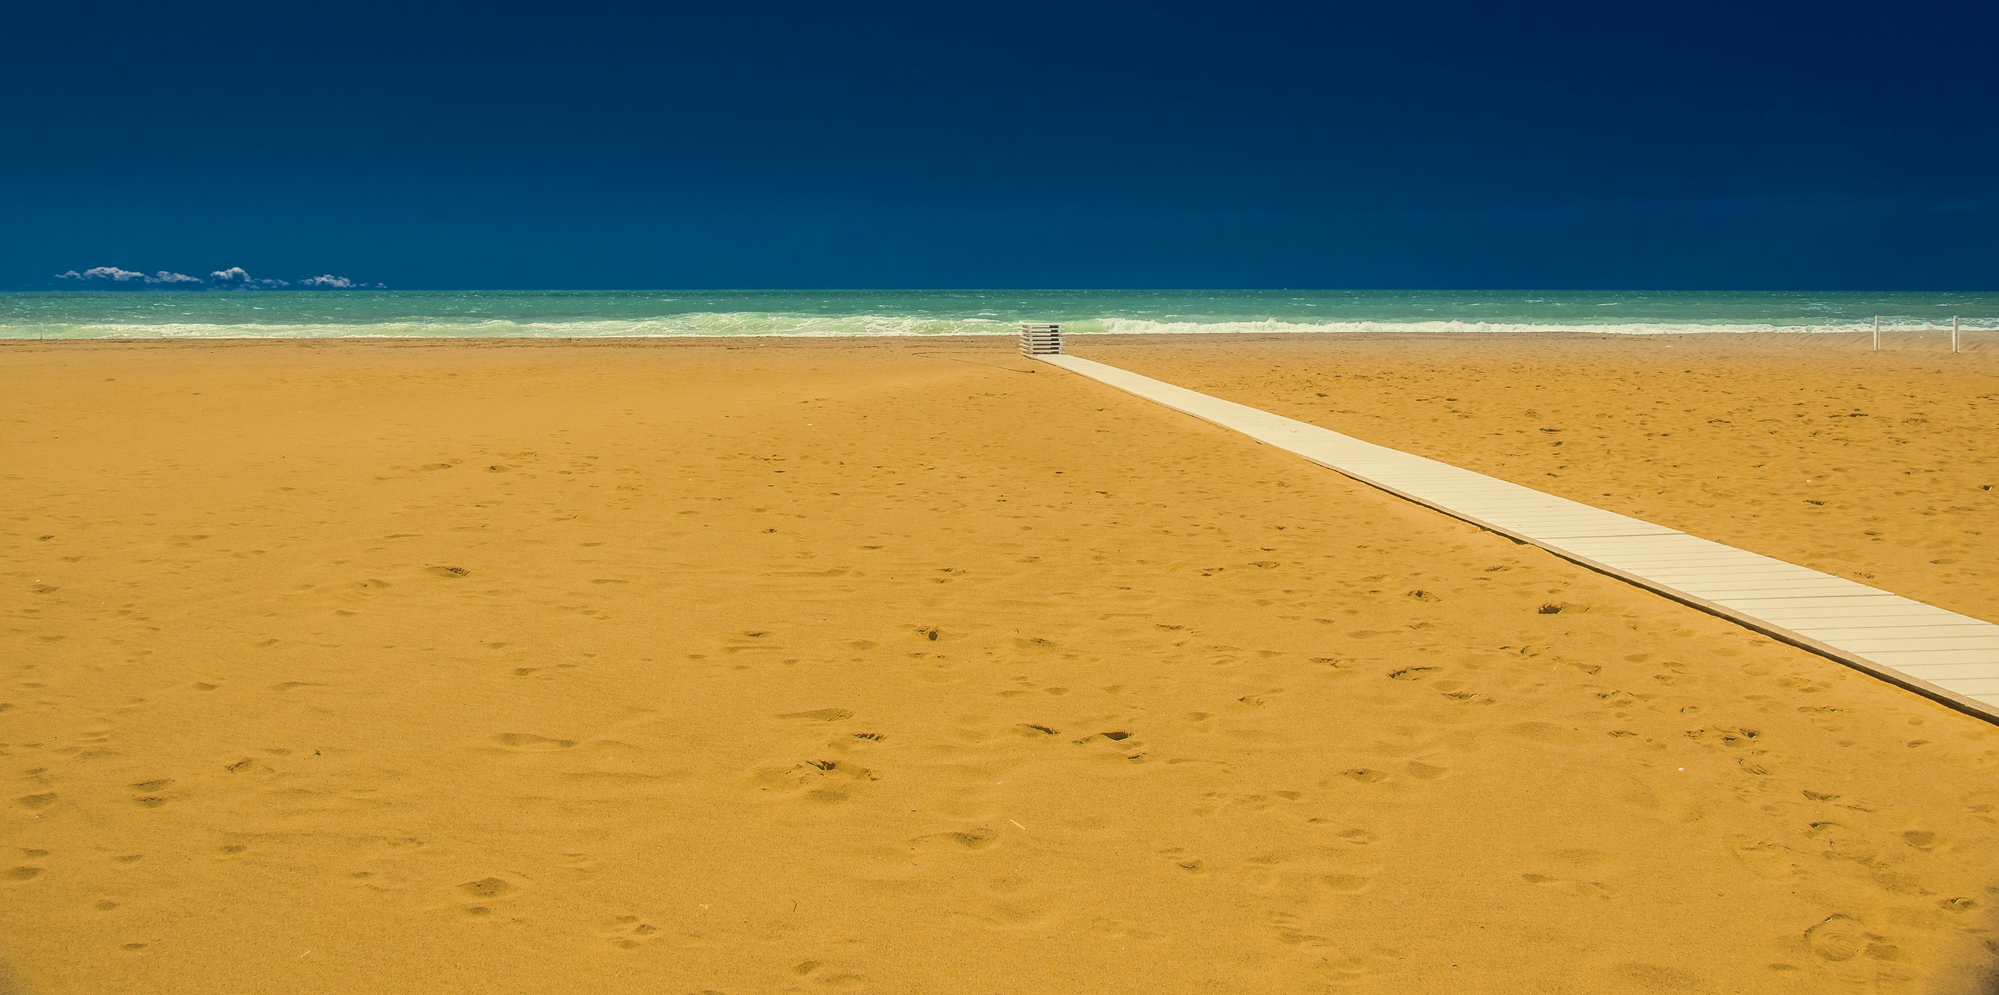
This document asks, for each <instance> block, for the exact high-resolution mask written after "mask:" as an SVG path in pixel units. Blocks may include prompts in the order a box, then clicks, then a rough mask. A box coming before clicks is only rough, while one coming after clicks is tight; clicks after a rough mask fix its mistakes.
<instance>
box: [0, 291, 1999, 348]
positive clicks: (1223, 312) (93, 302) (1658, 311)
mask: <svg viewBox="0 0 1999 995" xmlns="http://www.w3.org/2000/svg"><path fill="white" fill-rule="evenodd" d="M1877 319H1878V320H1879V322H1880V324H1881V327H1882V329H1883V330H1884V331H1895V332H1898V333H1904V334H1906V333H1909V332H1926V331H1948V329H1949V328H1950V327H1951V323H1952V321H1953V319H1955V320H1956V321H1958V322H1959V324H1960V325H1961V326H1962V327H1963V328H1965V329H1982V330H1991V329H1995V328H1999V294H1992V293H1836V294H1835V293H1751V292H1726V293H1723V292H1683V291H1675V292H1662V291H1632V292H1612V291H1445V290H1408V291H1389V290H1380V291H1358V290H701V291H685V290H673V291H666V290H646V291H616V290H591V291H568V290H563V291H521V290H504V291H501V290H476V291H428V290H416V291H397V290H338V291H333V290H328V291H291V290H264V291H234V292H227V291H127V292H101V293H90V292H78V291H68V292H51V293H0V339H240V338H255V339H318V338H619V337H666V336H698V337H724V336H758V335H780V336H812V337H838V336H881V335H1010V334H1015V333H1016V332H1017V331H1018V326H1019V323H1020V322H1023V321H1036V322H1040V321H1053V322H1061V323H1062V325H1063V330H1064V332H1065V333H1068V334H1084V335H1087V334H1093V333H1173V334H1242V333H1272V332H1349V333H1356V332H1357V333H1389V334H1393V333H1432V332H1461V333H1462V332H1475V333H1490V334H1496V335H1497V334H1518V333H1534V332H1592V333H1607V334H1622V335H1661V334H1683V333H1689V332H1791V333H1798V334H1815V333H1838V332H1860V331H1869V330H1871V329H1872V328H1873V327H1874V323H1875V322H1876V320H1877Z"/></svg>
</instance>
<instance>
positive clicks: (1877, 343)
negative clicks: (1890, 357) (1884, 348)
mask: <svg viewBox="0 0 1999 995" xmlns="http://www.w3.org/2000/svg"><path fill="white" fill-rule="evenodd" d="M1874 351H1875V352H1880V351H1881V316H1880V315H1878V314H1877V315H1875V316H1874Z"/></svg>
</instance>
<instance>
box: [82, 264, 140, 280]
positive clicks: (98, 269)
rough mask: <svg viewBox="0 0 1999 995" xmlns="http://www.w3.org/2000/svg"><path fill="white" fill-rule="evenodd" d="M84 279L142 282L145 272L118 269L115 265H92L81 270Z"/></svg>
mask: <svg viewBox="0 0 1999 995" xmlns="http://www.w3.org/2000/svg"><path fill="white" fill-rule="evenodd" d="M83 278H84V279H86V280H111V281H113V282H115V283H129V282H131V281H133V280H138V281H140V282H144V281H145V279H146V274H144V273H141V272H138V271H137V270H129V269H119V268H118V267H116V266H92V267H91V268H89V269H87V270H84V271H83Z"/></svg>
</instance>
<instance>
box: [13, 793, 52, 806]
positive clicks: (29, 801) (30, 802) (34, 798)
mask: <svg viewBox="0 0 1999 995" xmlns="http://www.w3.org/2000/svg"><path fill="white" fill-rule="evenodd" d="M18 801H20V803H21V804H22V805H24V806H26V807H28V808H31V809H43V808H48V807H49V806H50V805H54V804H55V803H56V795H55V792H53V791H51V792H49V793H47V794H41V795H24V796H22V797H21V798H20V799H18Z"/></svg>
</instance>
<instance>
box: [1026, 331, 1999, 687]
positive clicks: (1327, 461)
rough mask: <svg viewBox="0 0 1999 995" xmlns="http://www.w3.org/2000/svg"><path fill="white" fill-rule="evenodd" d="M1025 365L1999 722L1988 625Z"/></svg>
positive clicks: (1197, 404)
mask: <svg viewBox="0 0 1999 995" xmlns="http://www.w3.org/2000/svg"><path fill="white" fill-rule="evenodd" d="M1034 358H1036V359H1039V360H1041V361H1042V362H1045V363H1049V364H1051V365H1054V366H1059V367H1061V368H1062V369H1065V370H1068V371H1070V372H1072V373H1078V374H1081V375H1083V376H1086V377H1089V378H1090V379H1092V380H1097V381H1101V382H1103V383H1106V384H1109V385H1110V386H1112V387H1116V388H1118V389H1120V390H1124V391H1128V392H1130V393H1133V394H1136V395H1138V396H1139V397H1143V398H1145V399H1146V400H1149V401H1157V402H1158V403H1160V404H1163V405H1165V406H1167V407H1169V408H1172V409H1174V410H1176V411H1182V412H1185V413H1187V414H1190V415H1193V416H1194V417H1196V418H1200V419H1203V420H1206V421H1210V422H1213V423H1215V424H1217V425H1220V426H1222V427H1224V428H1229V429H1234V430H1235V431H1238V432H1241V433H1242V434H1244V435H1247V436H1249V437H1250V438H1252V439H1255V440H1257V441H1258V442H1262V443H1265V444H1267V445H1272V446H1276V447H1278V448H1280V449H1286V450H1289V451H1291V452H1294V453H1297V454H1298V455H1300V456H1303V457H1305V458H1306V459H1308V460H1311V461H1312V462H1314V463H1317V464H1319V465H1321V466H1324V467H1328V468H1331V469H1333V470H1337V471H1339V472H1340V473H1343V474H1345V475H1347V476H1349V477H1352V478H1354V479H1355V480H1359V481H1361V482H1362V483H1366V484H1371V485H1373V486H1375V487H1379V488H1381V489H1382V490H1385V491H1388V492H1389V493H1391V494H1395V495H1397V496H1399V497H1403V498H1407V499H1409V500H1411V501H1414V502H1416V503H1418V504H1423V505H1427V506H1429V507H1431V508H1435V509H1436V510H1438V511H1441V512H1443V513H1444V514H1447V515H1451V516H1453V517H1455V518H1461V519H1463V520H1465V521H1467V522H1470V523H1472V524H1474V525H1477V526H1480V527H1482V528H1486V529H1491V530H1492V531H1494V532H1498V533H1500V534H1502V535H1506V536H1511V537H1512V538H1515V539H1518V540H1521V541H1523V542H1529V543H1533V544H1534V545H1536V546H1539V547H1541V548H1543V549H1546V550H1548V551H1549V552H1551V553H1554V554H1555V555H1557V556H1560V557H1563V558H1565V559H1568V560H1572V561H1574V562H1576V563H1580V564H1582V565H1583V566H1586V567H1589V568H1590V569H1592V570H1599V571H1602V572H1603V573H1607V574H1610V575H1611V576H1613V577H1617V578H1620V579H1623V580H1626V581H1629V582H1631V583H1633V584H1636V585H1638V586H1640V587H1645V588H1649V589H1651V590H1653V591H1657V592H1658V593H1660V594H1663V595H1665V596H1666V597H1669V598H1672V599H1673V600H1675V601H1679V602H1682V603H1684V604H1688V605H1692V606H1693V607H1695V608H1699V609H1701V610H1703V611H1707V612H1712V613H1714V614H1716V615H1720V616H1722V617H1724V618H1728V619H1732V620H1734V621H1736V622H1740V623H1741V624H1743V625H1745V626H1748V627H1749V628H1751V629H1755V630H1756V631H1758V632H1762V633H1765V634H1768V635H1770V636H1773V637H1775V638H1777V639H1781V640H1783V641H1785V642H1787V643H1791V644H1793V645H1796V646H1800V647H1803V648H1805V649H1808V650H1811V651H1812V652H1815V653H1820V654H1823V655H1825V656H1828V657H1831V658H1832V659H1834V660H1837V661H1839V662H1840V663H1844V664H1846V665H1848V666H1851V667H1855V668H1858V669H1860V670H1864V671H1866V672H1867V673H1870V674H1872V675H1874V676H1876V677H1879V678H1881V679H1882V680H1885V681H1888V682H1890V683H1893V684H1897V685H1900V686H1902V687H1904V688H1907V689H1909V690H1911V691H1914V692H1916V693H1917V694H1921V695H1925V696H1927V697H1930V698H1933V699H1935V700H1937V701H1939V702H1942V703H1943V704H1946V705H1949V706H1951V707H1952V708H1956V709H1959V710H1961V711H1964V712H1968V713H1970V714H1973V715H1976V716H1978V717H1980V718H1983V719H1986V720H1988V721H1993V722H1999V625H1994V624H1992V623H1990V622H1986V621H1981V620H1979V619H1975V618H1971V617H1970V616H1967V615H1959V614H1957V613H1956V612H1950V611H1945V610H1943V609H1942V608H1938V607H1936V606H1934V605H1927V604H1924V603H1922V602H1920V601H1912V600H1910V599H1908V598H1904V597H1899V596H1897V595H1893V594H1890V593H1888V592H1886V591H1883V590H1880V589H1878V588H1873V587H1868V586H1867V585H1865V584H1856V583H1854V582H1853V581H1850V580H1846V579H1844V578H1841V577H1834V576H1832V575H1831V574H1826V573H1820V572H1819V571H1817V570H1811V569H1807V568H1805V567H1801V566H1797V565H1796V564H1791V563H1785V562H1784V561H1782V560H1773V559H1771V558H1770V557H1767V556H1759V555H1757V554H1755V553H1751V552H1748V551H1746V550H1741V549H1736V548H1734V547H1733V546H1724V545H1722V544H1720V543H1718V542H1709V541H1708V540H1706V539H1700V538H1696V537H1694V536H1690V535H1688V534H1686V533H1684V532H1678V531H1675V530H1673V529H1669V528H1666V527H1665V526H1663V525H1654V524H1652V523H1651V522H1645V521H1640V520H1638V519H1636V518H1628V517H1626V516H1624V515H1618V514H1613V513H1612V512H1608V511H1604V510H1603V509H1601V508H1593V507H1591V506H1589V505H1586V504H1582V503H1580V502H1576V501H1570V500H1568V499H1567V498H1559V497H1555V496H1554V495H1552V494H1543V493H1541V492H1540V491H1537V490H1534V489H1532V488H1528V487H1522V486H1520V485H1519V484H1513V483H1508V482H1507V481H1504V480H1499V479H1497V478H1495V477H1488V476H1486V475H1485V474H1482V473H1474V472H1472V471H1470V470H1466V469H1462V468H1460V467H1455V466H1452V465H1450V464H1448V463H1439V462H1437V461H1436V460H1433V459H1425V458H1424V457H1421V456H1416V455H1412V454H1410V453H1405V452H1402V451H1400V450H1397V449H1389V448H1387V447H1385V446H1377V445H1374V444H1373V443H1369V442H1362V441H1360V440H1359V439H1355V438H1352V437H1350V436H1345V435H1341V434H1339V433H1338V432H1334V431H1331V430H1329V429H1324V428H1320V427H1318V426H1316V425H1310V424H1306V423H1305V422H1301V421H1298V420H1296V419H1292V418H1285V417H1282V416H1280V415H1274V414H1271V413H1270V412H1268V411H1262V410H1259V409H1256V408H1252V407H1249V406H1248V405H1243V404H1237V403H1235V402H1233V401H1224V400H1222V399H1220V398H1217V397H1210V396H1208V395H1206V394H1202V393H1198V392H1196V391H1191V390H1187V389H1186V388H1184V387H1175V386H1173V385H1172V384H1169V383H1162V382H1161V381H1158V380H1153V379H1151V378H1148V377H1142V376H1139V375H1138V374H1136V373H1130V372H1127V371H1125V370H1120V369H1118V368H1117V367H1114V366H1106V365H1104V364H1102V363H1096V362H1092V361H1090V360H1087V359H1082V358H1080V357H1077V356H1066V355H1053V356H1036V357H1034Z"/></svg>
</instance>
